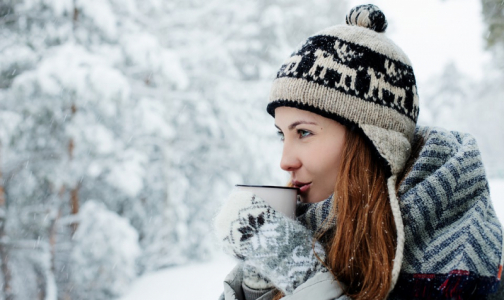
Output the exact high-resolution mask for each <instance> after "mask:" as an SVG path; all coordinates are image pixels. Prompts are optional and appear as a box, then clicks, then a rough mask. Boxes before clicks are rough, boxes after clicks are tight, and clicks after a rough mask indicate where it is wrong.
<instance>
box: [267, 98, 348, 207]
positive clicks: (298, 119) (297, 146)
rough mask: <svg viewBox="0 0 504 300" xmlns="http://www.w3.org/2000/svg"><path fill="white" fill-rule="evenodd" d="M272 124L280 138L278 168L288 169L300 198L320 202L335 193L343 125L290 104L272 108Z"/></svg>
mask: <svg viewBox="0 0 504 300" xmlns="http://www.w3.org/2000/svg"><path fill="white" fill-rule="evenodd" d="M275 126H276V127H277V128H278V134H279V135H280V137H281V139H282V141H283V153H282V160H281V162H280V167H281V168H282V169H283V170H285V171H287V172H289V173H290V175H291V182H292V184H293V186H294V187H297V188H299V190H300V196H301V201H302V202H306V203H314V202H319V201H322V200H324V199H326V198H327V197H329V196H330V195H331V194H332V193H333V192H334V185H335V183H336V178H337V177H338V170H339V166H340V163H341V156H342V155H341V154H342V151H343V146H344V143H345V132H346V129H345V126H343V125H341V124H340V123H338V122H336V121H334V120H331V119H328V118H325V117H322V116H320V115H317V114H315V113H312V112H309V111H306V110H301V109H297V108H293V107H285V106H282V107H278V108H276V109H275Z"/></svg>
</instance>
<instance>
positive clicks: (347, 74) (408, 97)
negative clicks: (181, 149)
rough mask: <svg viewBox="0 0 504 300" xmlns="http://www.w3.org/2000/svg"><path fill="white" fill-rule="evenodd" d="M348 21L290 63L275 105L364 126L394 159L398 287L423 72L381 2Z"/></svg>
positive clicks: (273, 97) (312, 41)
mask: <svg viewBox="0 0 504 300" xmlns="http://www.w3.org/2000/svg"><path fill="white" fill-rule="evenodd" d="M346 23H347V25H337V26H333V27H329V28H326V29H324V30H322V31H320V32H318V33H316V34H315V35H313V36H311V37H309V38H308V39H307V40H306V42H305V43H304V44H303V45H302V46H301V47H300V48H299V49H298V50H296V51H295V52H294V53H293V54H292V55H291V56H290V57H289V59H287V60H286V61H285V62H284V63H283V65H282V66H281V68H280V70H279V71H278V73H277V77H276V79H275V80H274V81H273V86H272V89H271V93H270V102H269V104H268V107H267V111H268V113H269V114H271V115H272V116H273V117H274V116H275V109H276V108H277V107H280V106H289V107H295V108H299V109H302V110H307V111H310V112H313V113H316V114H319V115H322V116H324V117H327V118H330V119H333V120H336V121H338V122H339V123H341V124H343V125H346V126H349V127H351V128H357V129H358V130H360V131H362V134H363V135H364V136H365V137H367V138H368V139H369V140H370V142H371V144H372V146H373V147H374V148H375V149H376V151H377V153H378V154H379V156H380V157H381V158H382V159H383V160H384V161H385V162H386V165H387V166H388V169H389V171H390V174H391V176H390V177H389V178H388V179H387V187H388V193H389V198H390V206H391V209H392V214H393V216H394V221H395V224H396V230H397V248H396V255H395V258H394V266H393V269H392V285H391V288H393V287H394V285H395V283H396V281H397V278H398V276H399V272H400V268H401V264H402V258H403V249H404V226H403V221H402V217H401V211H400V208H399V202H398V200H397V195H396V191H395V186H396V182H397V174H399V173H400V172H401V171H402V170H403V169H404V166H405V164H406V161H407V160H408V158H409V156H410V153H411V145H412V142H413V136H414V133H415V127H416V122H417V119H418V112H419V108H418V95H417V88H416V83H415V75H414V74H413V69H412V67H411V63H410V61H409V59H408V57H407V56H406V54H404V52H403V51H402V50H401V49H400V48H399V47H398V46H396V45H395V44H394V43H393V42H392V41H391V40H390V39H388V38H387V37H386V36H385V35H384V33H383V32H384V31H385V29H386V28H387V21H386V19H385V15H384V14H383V13H382V11H381V10H380V9H379V8H378V7H377V6H375V5H372V4H368V5H360V6H357V7H355V8H352V9H351V10H350V12H349V13H348V15H347V16H346Z"/></svg>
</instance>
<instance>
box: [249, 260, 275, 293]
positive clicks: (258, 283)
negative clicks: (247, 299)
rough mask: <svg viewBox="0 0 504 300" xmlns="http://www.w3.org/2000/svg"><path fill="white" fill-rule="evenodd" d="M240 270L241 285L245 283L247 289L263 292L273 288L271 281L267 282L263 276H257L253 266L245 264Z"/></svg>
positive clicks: (257, 273)
mask: <svg viewBox="0 0 504 300" xmlns="http://www.w3.org/2000/svg"><path fill="white" fill-rule="evenodd" d="M242 270H243V283H245V285H246V286H248V287H249V288H252V289H255V290H265V289H270V288H273V287H274V286H273V284H272V283H271V281H269V280H268V279H267V278H264V276H263V275H261V274H259V272H257V270H256V268H255V267H254V266H251V265H249V264H246V263H245V264H243V266H242Z"/></svg>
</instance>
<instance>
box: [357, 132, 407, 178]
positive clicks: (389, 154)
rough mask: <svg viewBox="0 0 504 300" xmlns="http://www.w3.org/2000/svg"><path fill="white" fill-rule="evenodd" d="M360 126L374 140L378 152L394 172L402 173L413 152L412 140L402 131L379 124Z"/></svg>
mask: <svg viewBox="0 0 504 300" xmlns="http://www.w3.org/2000/svg"><path fill="white" fill-rule="evenodd" d="M359 127H360V128H362V131H364V134H365V135H366V136H367V137H368V138H369V139H370V140H371V142H373V145H374V146H375V147H376V149H377V150H378V153H380V155H381V156H382V157H383V158H385V160H387V162H388V163H389V165H390V169H391V171H392V174H394V175H396V174H398V173H400V172H401V171H402V170H403V169H404V166H405V164H406V161H407V160H408V158H409V156H410V154H411V143H410V140H409V139H408V138H407V137H406V136H405V135H404V134H402V133H399V132H397V131H393V130H387V129H384V128H381V127H378V126H374V125H368V124H361V125H359Z"/></svg>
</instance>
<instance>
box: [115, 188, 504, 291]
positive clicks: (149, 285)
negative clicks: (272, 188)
mask: <svg viewBox="0 0 504 300" xmlns="http://www.w3.org/2000/svg"><path fill="white" fill-rule="evenodd" d="M490 193H491V195H492V201H493V204H494V208H495V210H496V211H497V214H498V215H499V218H500V220H501V222H502V224H504V180H502V179H501V180H492V181H490ZM234 265H235V262H234V261H233V260H232V259H230V258H227V257H225V256H222V257H219V258H218V259H216V260H214V261H211V262H207V263H202V264H192V265H188V266H182V267H176V268H171V269H167V270H163V271H159V272H155V273H151V274H147V275H144V276H143V277H141V278H139V279H138V280H137V281H136V282H135V283H134V284H133V285H132V287H131V291H130V292H129V294H128V295H126V296H125V297H123V298H122V299H120V300H144V299H149V300H193V299H194V300H196V299H197V300H207V299H208V300H212V299H213V300H216V299H218V297H219V295H220V294H221V293H222V280H223V279H224V277H225V276H226V274H227V273H228V272H229V271H230V270H231V269H232V268H233V266H234Z"/></svg>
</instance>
